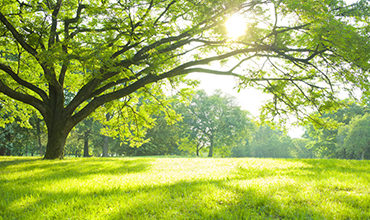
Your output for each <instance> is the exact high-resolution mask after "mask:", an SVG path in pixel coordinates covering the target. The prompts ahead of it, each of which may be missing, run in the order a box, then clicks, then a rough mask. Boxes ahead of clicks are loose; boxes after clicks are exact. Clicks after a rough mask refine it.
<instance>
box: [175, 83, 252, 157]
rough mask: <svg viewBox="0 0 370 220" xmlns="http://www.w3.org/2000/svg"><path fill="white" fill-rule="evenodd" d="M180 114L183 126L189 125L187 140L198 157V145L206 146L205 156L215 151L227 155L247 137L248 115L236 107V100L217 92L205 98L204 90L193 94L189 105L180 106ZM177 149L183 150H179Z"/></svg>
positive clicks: (249, 125) (209, 155) (249, 123)
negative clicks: (184, 124) (207, 150)
mask: <svg viewBox="0 0 370 220" xmlns="http://www.w3.org/2000/svg"><path fill="white" fill-rule="evenodd" d="M183 109H186V110H185V111H184V110H183V111H180V112H181V113H182V116H183V117H184V123H186V124H187V125H188V128H189V130H190V133H188V131H187V130H185V132H186V133H187V134H188V135H187V139H188V140H189V138H191V139H192V140H194V142H195V143H194V144H190V146H194V145H195V146H196V150H197V156H199V146H207V147H208V149H209V152H208V157H212V156H213V154H214V151H215V150H218V151H219V152H220V154H221V155H223V156H227V155H229V154H230V153H231V152H230V150H231V148H232V147H233V146H235V145H236V144H238V143H239V141H241V140H243V139H244V138H245V137H246V136H247V135H248V129H249V128H250V127H251V122H250V119H248V118H247V115H248V113H247V112H246V111H243V110H241V109H240V107H239V106H237V105H236V102H235V97H232V96H229V95H223V94H222V93H221V91H220V90H218V91H216V92H215V93H214V94H213V95H211V96H208V95H207V94H206V93H205V92H204V90H199V91H197V92H196V94H195V96H194V97H193V99H192V101H191V103H190V105H189V106H183ZM180 149H183V148H181V147H180Z"/></svg>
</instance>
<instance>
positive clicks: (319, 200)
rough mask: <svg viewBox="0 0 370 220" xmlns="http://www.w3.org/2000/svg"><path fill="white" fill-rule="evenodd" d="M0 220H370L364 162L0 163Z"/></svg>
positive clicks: (369, 177)
mask: <svg viewBox="0 0 370 220" xmlns="http://www.w3.org/2000/svg"><path fill="white" fill-rule="evenodd" d="M0 219H4V220H5V219H6V220H7V219H370V161H354V160H288V159H255V158H242V159H236V158H227V159H222V158H219V159H211V158H66V159H64V160H55V161H44V160H41V159H38V158H31V157H0Z"/></svg>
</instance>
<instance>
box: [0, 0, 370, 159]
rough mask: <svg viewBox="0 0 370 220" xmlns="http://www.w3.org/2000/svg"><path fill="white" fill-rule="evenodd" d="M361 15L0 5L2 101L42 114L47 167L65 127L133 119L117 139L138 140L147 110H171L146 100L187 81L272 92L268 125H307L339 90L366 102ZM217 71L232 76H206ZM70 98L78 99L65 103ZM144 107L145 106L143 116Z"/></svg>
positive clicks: (314, 6) (170, 6) (55, 2)
mask: <svg viewBox="0 0 370 220" xmlns="http://www.w3.org/2000/svg"><path fill="white" fill-rule="evenodd" d="M236 13H238V14H242V15H243V16H245V17H246V18H247V20H248V24H247V27H246V32H245V34H244V35H243V36H241V37H240V38H230V37H228V36H227V33H226V28H225V25H224V24H225V21H226V20H227V18H228V17H230V16H231V15H232V14H236ZM271 15H272V16H271ZM368 15H369V3H368V2H367V1H359V2H358V3H355V4H352V5H345V4H344V3H343V2H342V1H333V0H330V1H329V0H324V1H314V0H309V1H305V2H298V1H296V0H282V1H275V0H266V1H260V0H257V1H256V0H244V1H243V0H237V1H235V0H226V1H214V0H204V1H192V0H140V1H138V0H130V1H101V0H90V1H85V2H84V1H82V0H69V1H65V0H40V1H23V0H3V1H2V2H1V3H0V22H1V26H0V52H1V58H0V95H1V96H0V100H5V102H6V104H7V106H6V109H9V108H11V105H17V106H18V107H20V108H22V109H27V108H31V107H32V108H34V109H36V110H37V111H38V112H39V113H40V114H41V115H42V117H43V119H44V121H45V124H46V127H47V132H48V143H47V146H46V153H45V157H44V158H45V159H55V158H62V157H63V151H64V144H65V142H66V138H67V136H68V134H69V132H70V131H71V130H72V128H73V127H74V126H76V125H77V124H78V123H79V122H80V121H82V120H83V119H84V118H86V117H88V116H89V115H91V114H96V115H101V114H99V111H104V112H110V111H116V112H121V113H122V114H121V115H116V117H115V119H117V120H122V121H125V122H127V121H133V123H131V124H130V126H124V127H123V128H122V129H121V130H120V131H121V132H122V134H123V135H131V134H132V133H135V134H136V135H137V136H139V137H143V136H144V135H145V129H147V128H149V127H150V126H148V124H150V121H151V120H150V115H149V114H147V110H149V109H151V110H150V111H152V110H153V109H157V110H159V109H163V108H169V107H168V106H166V105H162V104H159V102H160V100H157V99H156V98H155V94H153V91H155V92H157V93H158V94H159V93H161V92H162V89H163V88H164V87H166V86H168V84H171V85H173V86H177V85H179V83H181V82H186V80H185V78H184V75H186V74H188V73H193V72H199V73H211V74H222V75H231V76H234V77H237V78H238V79H239V84H238V85H239V86H240V88H244V87H247V86H254V87H258V88H261V89H263V91H264V92H267V93H271V94H272V95H273V98H272V100H271V101H270V102H268V103H267V104H266V106H265V107H264V111H263V112H262V114H263V115H264V119H268V118H270V117H278V116H280V119H284V117H283V116H284V114H288V113H298V114H299V115H301V116H302V115H303V116H304V115H307V113H306V112H307V111H308V110H309V109H308V110H307V108H306V106H313V107H314V108H315V109H317V110H319V111H324V110H326V109H331V108H334V107H335V106H336V105H335V103H336V97H335V95H336V91H338V90H339V88H340V89H341V91H343V90H346V89H347V90H348V91H352V90H353V88H356V87H357V88H358V87H360V88H361V89H362V90H363V91H365V93H368V89H369V88H368V83H367V79H368V76H369V71H368V70H369V62H368V61H369V56H370V54H369V53H368V51H369V50H370V44H369V25H368V19H367V16H368ZM261 21H263V22H261ZM233 58H236V59H239V62H238V63H236V64H235V63H233V62H230V63H228V64H227V60H228V59H231V60H232V59H233ZM215 62H221V63H223V64H225V63H226V64H225V65H229V68H228V69H226V70H224V69H217V70H215V69H212V68H210V67H207V65H209V64H212V63H215ZM226 67H227V66H225V68H226ZM166 79H168V80H166ZM67 92H70V93H72V94H74V97H73V99H72V101H71V102H69V103H68V104H65V96H66V93H67ZM140 97H141V98H145V99H146V100H147V102H146V105H145V106H144V107H143V106H141V107H140V108H139V107H138V106H137V100H138V98H140ZM117 102H119V103H117ZM112 107H116V109H115V110H113V108H112ZM4 111H5V110H4ZM6 111H7V110H6ZM21 115H22V119H23V120H26V116H27V115H26V116H24V115H23V114H22V112H14V114H13V116H14V117H18V116H19V117H20V116H21ZM148 121H149V123H147V122H148ZM109 123H111V124H114V119H111V120H110V122H109ZM112 129H113V128H112ZM131 131H135V132H131ZM134 140H136V143H137V144H140V140H141V139H140V138H134ZM132 143H134V142H132Z"/></svg>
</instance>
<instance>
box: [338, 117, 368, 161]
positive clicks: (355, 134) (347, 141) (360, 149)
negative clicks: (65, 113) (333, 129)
mask: <svg viewBox="0 0 370 220" xmlns="http://www.w3.org/2000/svg"><path fill="white" fill-rule="evenodd" d="M338 136H339V137H340V138H341V139H343V138H342V137H345V138H344V140H343V142H340V144H339V146H340V148H342V149H345V151H346V153H347V154H353V155H355V156H356V159H361V160H363V159H365V155H366V153H368V155H370V154H369V152H370V114H368V113H367V114H365V115H363V116H357V117H355V118H353V119H352V120H351V122H350V123H349V125H347V126H344V127H343V128H342V129H340V131H339V135H338ZM367 158H368V159H369V157H367Z"/></svg>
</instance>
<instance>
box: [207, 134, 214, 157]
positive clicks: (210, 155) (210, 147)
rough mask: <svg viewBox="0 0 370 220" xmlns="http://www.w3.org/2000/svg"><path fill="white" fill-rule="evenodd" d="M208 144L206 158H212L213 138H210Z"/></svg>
mask: <svg viewBox="0 0 370 220" xmlns="http://www.w3.org/2000/svg"><path fill="white" fill-rule="evenodd" d="M210 142H211V144H210V146H209V152H208V157H213V137H211V138H210Z"/></svg>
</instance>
